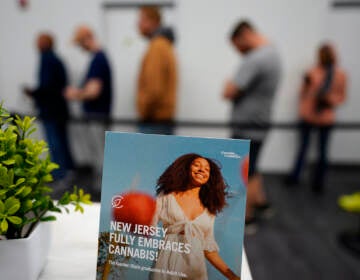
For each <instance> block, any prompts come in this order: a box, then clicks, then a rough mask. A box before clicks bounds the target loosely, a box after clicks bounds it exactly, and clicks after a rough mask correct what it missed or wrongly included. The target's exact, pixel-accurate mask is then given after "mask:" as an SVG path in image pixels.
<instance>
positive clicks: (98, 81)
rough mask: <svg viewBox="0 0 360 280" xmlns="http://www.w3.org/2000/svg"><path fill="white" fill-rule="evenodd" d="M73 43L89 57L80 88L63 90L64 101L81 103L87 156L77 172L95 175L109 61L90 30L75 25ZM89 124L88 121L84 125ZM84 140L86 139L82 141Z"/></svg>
mask: <svg viewBox="0 0 360 280" xmlns="http://www.w3.org/2000/svg"><path fill="white" fill-rule="evenodd" d="M73 40H74V43H75V44H76V45H77V46H79V47H80V48H81V49H82V50H84V51H85V52H87V53H89V54H90V55H91V59H90V63H89V67H88V70H87V72H86V75H85V77H84V79H83V81H82V84H81V86H80V87H72V86H69V87H67V89H66V92H65V97H66V98H67V100H71V101H80V102H82V105H83V106H82V107H83V112H84V117H85V119H86V121H87V122H86V124H85V127H84V133H83V137H84V141H83V142H84V143H86V144H85V145H84V146H85V147H87V149H88V151H87V152H86V154H88V155H90V157H91V158H90V159H89V161H90V165H91V166H82V168H81V169H83V170H84V169H85V170H86V171H90V170H91V171H93V170H92V167H93V165H95V168H96V169H97V172H100V170H101V168H102V166H101V162H102V157H103V149H104V148H103V147H104V139H105V137H104V132H105V130H108V127H109V120H110V116H111V102H112V72H111V67H110V63H109V60H108V58H107V55H106V53H105V51H104V50H103V49H102V47H101V45H100V43H99V42H98V41H97V39H96V37H95V34H94V32H93V30H91V29H90V28H89V27H88V26H85V25H83V26H79V27H78V28H77V29H76V30H75V34H74V38H73ZM88 121H89V122H88ZM85 138H86V139H85Z"/></svg>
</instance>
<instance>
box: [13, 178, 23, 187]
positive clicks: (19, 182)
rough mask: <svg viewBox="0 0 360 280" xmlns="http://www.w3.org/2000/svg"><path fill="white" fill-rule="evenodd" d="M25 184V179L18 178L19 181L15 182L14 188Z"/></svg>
mask: <svg viewBox="0 0 360 280" xmlns="http://www.w3.org/2000/svg"><path fill="white" fill-rule="evenodd" d="M24 182H25V178H19V179H17V181H16V184H15V185H16V186H18V185H20V184H22V183H24Z"/></svg>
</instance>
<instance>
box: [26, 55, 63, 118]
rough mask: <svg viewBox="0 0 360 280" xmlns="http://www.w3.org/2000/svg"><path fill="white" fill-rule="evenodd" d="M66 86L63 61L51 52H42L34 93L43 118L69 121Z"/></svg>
mask: <svg viewBox="0 0 360 280" xmlns="http://www.w3.org/2000/svg"><path fill="white" fill-rule="evenodd" d="M66 85H67V76H66V70H65V67H64V64H63V63H62V61H61V60H60V59H59V57H57V56H56V54H55V53H54V52H53V51H51V50H49V51H45V52H42V53H41V55H40V68H39V73H38V87H37V88H36V89H35V90H34V91H33V92H32V95H33V97H34V99H35V102H36V104H37V107H38V109H39V114H40V117H41V118H43V119H56V120H65V119H67V117H68V116H69V110H68V107H67V103H66V101H65V98H64V95H63V91H64V88H65V87H66Z"/></svg>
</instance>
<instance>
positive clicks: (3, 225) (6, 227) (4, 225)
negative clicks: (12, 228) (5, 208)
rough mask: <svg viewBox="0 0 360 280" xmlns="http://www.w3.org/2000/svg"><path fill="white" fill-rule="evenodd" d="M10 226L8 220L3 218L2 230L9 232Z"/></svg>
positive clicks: (0, 225) (0, 226) (0, 227)
mask: <svg viewBox="0 0 360 280" xmlns="http://www.w3.org/2000/svg"><path fill="white" fill-rule="evenodd" d="M8 227H9V224H8V222H7V221H6V219H3V220H2V221H1V224H0V229H1V231H2V232H7V230H8Z"/></svg>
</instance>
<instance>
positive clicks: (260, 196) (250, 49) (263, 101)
mask: <svg viewBox="0 0 360 280" xmlns="http://www.w3.org/2000/svg"><path fill="white" fill-rule="evenodd" d="M230 40H231V43H232V45H233V46H234V47H235V49H236V50H237V51H238V52H239V53H240V54H242V55H243V62H242V64H241V65H240V67H239V68H238V70H237V71H236V73H235V75H234V77H233V79H231V80H230V81H228V82H227V83H226V85H225V88H224V91H223V97H224V98H225V99H226V100H229V101H231V103H232V116H231V121H232V122H234V123H235V124H236V123H246V124H250V125H251V126H252V128H251V129H248V128H246V129H243V128H240V127H237V126H234V127H233V131H232V138H236V139H239V138H248V139H250V140H251V146H250V162H249V164H250V166H249V181H248V187H247V205H246V222H247V223H251V222H253V221H255V218H256V217H255V215H254V213H255V209H259V208H260V209H264V208H268V206H269V204H268V202H267V199H266V195H265V191H264V188H263V182H262V176H261V174H260V172H259V170H258V168H257V159H258V155H259V154H260V151H261V148H262V146H263V144H264V143H265V139H266V135H267V129H266V127H265V126H266V124H267V123H268V122H269V120H270V118H271V108H272V103H273V99H274V95H275V92H276V90H277V87H278V84H279V81H280V77H281V59H280V55H279V53H278V51H277V49H276V47H275V46H274V45H273V44H271V43H270V42H269V41H268V39H267V38H265V37H264V36H263V35H262V34H260V33H259V32H258V31H257V30H256V29H255V28H254V27H253V25H252V24H250V23H249V22H247V21H241V22H239V23H238V24H237V25H236V26H235V28H234V29H233V31H232V33H231V36H230Z"/></svg>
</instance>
